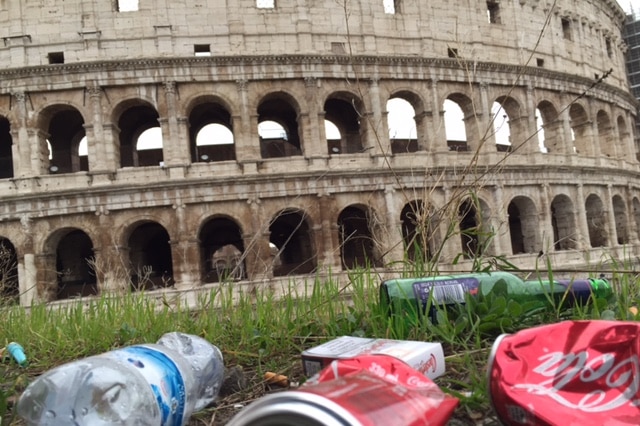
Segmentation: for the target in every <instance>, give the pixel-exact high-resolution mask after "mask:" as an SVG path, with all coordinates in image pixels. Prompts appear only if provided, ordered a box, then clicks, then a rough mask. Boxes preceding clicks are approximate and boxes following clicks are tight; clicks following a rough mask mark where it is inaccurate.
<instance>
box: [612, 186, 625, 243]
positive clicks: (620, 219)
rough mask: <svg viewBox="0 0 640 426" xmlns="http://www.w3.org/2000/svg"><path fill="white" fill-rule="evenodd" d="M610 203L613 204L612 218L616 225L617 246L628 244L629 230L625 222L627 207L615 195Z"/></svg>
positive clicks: (622, 200)
mask: <svg viewBox="0 0 640 426" xmlns="http://www.w3.org/2000/svg"><path fill="white" fill-rule="evenodd" d="M611 203H612V204H613V217H614V220H615V224H616V237H617V242H618V244H627V243H628V242H629V230H628V229H627V228H628V223H629V222H628V220H627V206H626V203H625V202H624V199H623V198H622V197H621V196H620V195H618V194H616V195H614V196H613V198H612V200H611Z"/></svg>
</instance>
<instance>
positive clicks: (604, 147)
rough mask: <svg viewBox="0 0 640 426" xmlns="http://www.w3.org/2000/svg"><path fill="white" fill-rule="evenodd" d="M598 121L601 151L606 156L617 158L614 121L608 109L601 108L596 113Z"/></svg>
mask: <svg viewBox="0 0 640 426" xmlns="http://www.w3.org/2000/svg"><path fill="white" fill-rule="evenodd" d="M596 120H597V123H598V143H599V144H600V153H601V154H602V155H604V156H605V157H610V158H616V157H617V155H616V144H617V141H616V138H615V134H614V131H613V123H611V118H609V114H607V112H606V111H604V110H600V111H598V113H597V114H596Z"/></svg>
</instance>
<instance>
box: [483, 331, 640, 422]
mask: <svg viewBox="0 0 640 426" xmlns="http://www.w3.org/2000/svg"><path fill="white" fill-rule="evenodd" d="M639 354H640V323H635V322H622V321H565V322H561V323H558V324H552V325H546V326H541V327H535V328H531V329H527V330H523V331H520V332H518V333H515V334H512V335H502V336H500V338H498V340H496V342H495V343H494V345H493V349H492V351H491V356H490V358H489V393H490V395H491V401H492V404H493V407H494V409H495V411H496V414H497V415H498V418H499V419H500V421H501V422H502V423H503V424H505V425H509V426H511V425H558V426H560V425H562V426H578V425H579V426H587V425H607V426H614V425H619V426H622V425H640V362H639V360H638V355H639Z"/></svg>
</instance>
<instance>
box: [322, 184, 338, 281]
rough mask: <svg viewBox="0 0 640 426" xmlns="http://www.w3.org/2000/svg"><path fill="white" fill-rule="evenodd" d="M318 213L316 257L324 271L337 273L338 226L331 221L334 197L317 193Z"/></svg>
mask: <svg viewBox="0 0 640 426" xmlns="http://www.w3.org/2000/svg"><path fill="white" fill-rule="evenodd" d="M318 213H319V216H320V221H321V226H320V240H319V242H318V244H317V247H318V257H319V258H320V259H322V260H321V262H320V263H321V265H322V267H323V268H324V269H332V270H334V271H339V270H340V269H341V265H340V240H339V235H338V224H337V222H335V221H333V218H334V217H335V213H336V205H335V197H334V196H333V195H331V194H329V193H328V192H325V191H322V192H319V193H318Z"/></svg>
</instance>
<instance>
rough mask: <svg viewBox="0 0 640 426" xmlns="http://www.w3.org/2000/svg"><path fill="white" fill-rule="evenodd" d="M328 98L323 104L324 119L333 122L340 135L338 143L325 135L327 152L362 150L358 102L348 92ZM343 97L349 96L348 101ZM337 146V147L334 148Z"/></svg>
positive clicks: (362, 130)
mask: <svg viewBox="0 0 640 426" xmlns="http://www.w3.org/2000/svg"><path fill="white" fill-rule="evenodd" d="M338 96H339V97H337V98H329V99H327V101H326V102H325V104H324V112H325V119H326V120H328V121H330V122H331V123H333V124H334V125H335V126H336V127H337V128H338V131H339V133H340V135H341V139H340V140H339V144H338V143H337V141H336V140H329V139H328V135H327V149H328V152H329V154H332V155H333V154H354V153H358V152H364V148H363V145H362V141H363V139H364V136H363V134H362V133H363V132H364V129H362V128H361V126H360V124H361V123H360V115H359V114H360V112H361V110H360V111H359V110H358V108H360V107H359V105H360V102H359V101H358V100H356V99H354V98H353V97H352V96H351V95H350V94H344V95H338ZM343 98H350V99H351V100H350V101H348V100H346V99H343ZM336 148H337V149H336Z"/></svg>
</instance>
